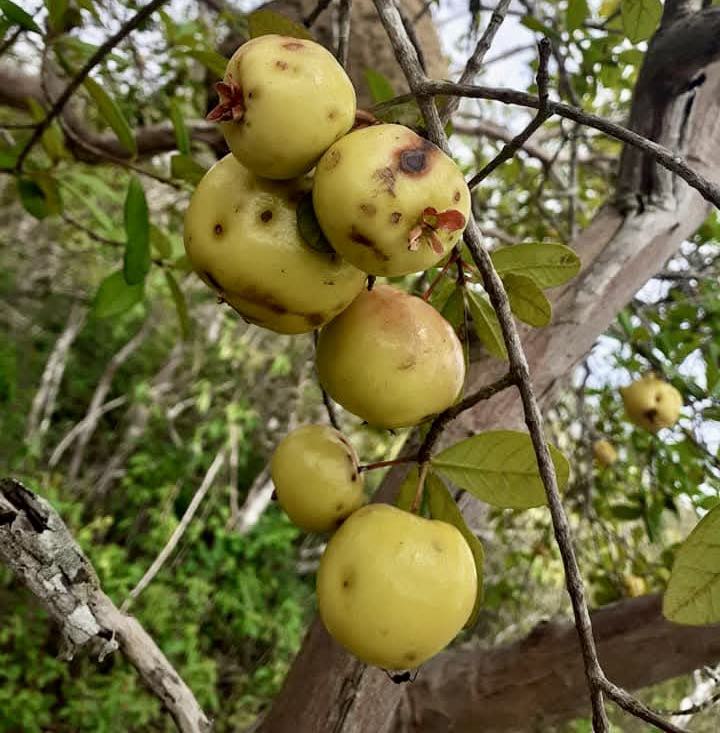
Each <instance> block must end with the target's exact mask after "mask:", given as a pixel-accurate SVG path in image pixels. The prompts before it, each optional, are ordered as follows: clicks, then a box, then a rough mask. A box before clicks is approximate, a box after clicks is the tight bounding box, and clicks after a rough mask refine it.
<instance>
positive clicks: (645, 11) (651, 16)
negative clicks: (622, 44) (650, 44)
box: [620, 0, 663, 43]
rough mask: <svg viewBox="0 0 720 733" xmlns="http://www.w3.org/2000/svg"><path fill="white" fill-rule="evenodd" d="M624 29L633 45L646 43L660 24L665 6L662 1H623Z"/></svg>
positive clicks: (621, 9) (621, 7) (621, 8)
mask: <svg viewBox="0 0 720 733" xmlns="http://www.w3.org/2000/svg"><path fill="white" fill-rule="evenodd" d="M620 11H621V14H622V27H623V31H625V35H626V36H627V37H628V40H629V41H630V42H631V43H639V42H640V41H646V40H647V39H648V38H650V36H652V34H653V33H655V29H656V28H657V27H658V25H659V24H660V18H661V17H662V11H663V6H662V3H661V2H660V0H622V1H621V4H620Z"/></svg>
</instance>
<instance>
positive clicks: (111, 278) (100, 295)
mask: <svg viewBox="0 0 720 733" xmlns="http://www.w3.org/2000/svg"><path fill="white" fill-rule="evenodd" d="M143 295H144V281H142V282H140V283H138V284H137V285H128V284H127V283H126V282H125V276H124V275H123V273H122V271H120V270H118V271H117V272H113V273H112V275H108V276H107V277H106V278H105V279H104V280H103V281H102V282H101V283H100V287H99V288H98V291H97V294H96V295H95V301H94V303H93V312H94V313H95V315H96V316H97V317H98V318H109V317H110V316H117V315H119V314H120V313H124V312H125V311H127V310H130V308H132V307H133V306H134V305H136V304H137V303H139V302H140V301H141V300H142V299H143Z"/></svg>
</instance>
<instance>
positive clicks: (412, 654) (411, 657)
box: [405, 652, 417, 662]
mask: <svg viewBox="0 0 720 733" xmlns="http://www.w3.org/2000/svg"><path fill="white" fill-rule="evenodd" d="M405 659H407V660H408V662H414V661H415V660H416V659H417V654H416V653H415V652H408V653H407V654H406V655H405Z"/></svg>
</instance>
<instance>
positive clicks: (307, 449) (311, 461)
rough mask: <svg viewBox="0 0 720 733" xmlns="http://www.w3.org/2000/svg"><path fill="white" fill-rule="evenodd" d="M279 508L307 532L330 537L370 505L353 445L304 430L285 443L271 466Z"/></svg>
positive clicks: (328, 431)
mask: <svg viewBox="0 0 720 733" xmlns="http://www.w3.org/2000/svg"><path fill="white" fill-rule="evenodd" d="M270 474H271V476H272V480H273V483H274V484H275V490H276V491H277V498H278V502H279V503H280V506H281V507H282V508H283V509H284V510H285V513H286V514H287V515H288V517H290V520H291V521H292V522H293V523H294V524H295V525H297V526H298V527H300V529H303V530H305V531H306V532H329V531H330V530H333V529H335V528H336V527H337V526H338V524H339V523H340V522H341V521H342V520H343V519H345V518H346V517H348V516H349V515H350V514H352V513H353V512H354V511H355V510H356V509H359V508H360V507H361V506H362V505H363V504H364V503H365V494H364V493H363V477H362V474H361V473H360V472H359V471H358V461H357V456H356V455H355V451H354V450H353V448H352V446H351V445H350V443H349V442H348V441H347V440H346V439H345V437H344V436H343V435H342V433H340V432H339V431H337V430H335V429H334V428H331V427H327V426H325V425H304V426H303V427H301V428H297V429H296V430H293V431H292V432H291V433H289V434H288V435H286V436H285V438H283V440H281V441H280V443H279V444H278V446H277V448H276V449H275V452H274V453H273V457H272V459H271V461H270Z"/></svg>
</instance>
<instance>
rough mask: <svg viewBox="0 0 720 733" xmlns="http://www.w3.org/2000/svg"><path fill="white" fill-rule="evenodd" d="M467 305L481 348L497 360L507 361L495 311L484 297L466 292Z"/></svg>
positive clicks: (470, 291)
mask: <svg viewBox="0 0 720 733" xmlns="http://www.w3.org/2000/svg"><path fill="white" fill-rule="evenodd" d="M467 296H468V298H467V303H468V306H469V307H470V315H471V316H472V320H473V326H474V327H475V333H476V334H477V337H478V338H479V339H480V341H481V343H482V344H483V346H484V347H485V348H486V349H487V350H488V351H489V352H490V353H491V354H492V355H493V356H497V357H498V358H499V359H507V358H508V357H507V349H506V348H505V342H504V341H503V336H502V330H501V328H500V322H499V321H498V317H497V314H496V313H495V309H494V308H493V307H492V306H491V305H490V302H489V301H488V300H487V298H486V297H485V296H484V295H479V294H478V293H474V292H473V291H472V290H468V291H467Z"/></svg>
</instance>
